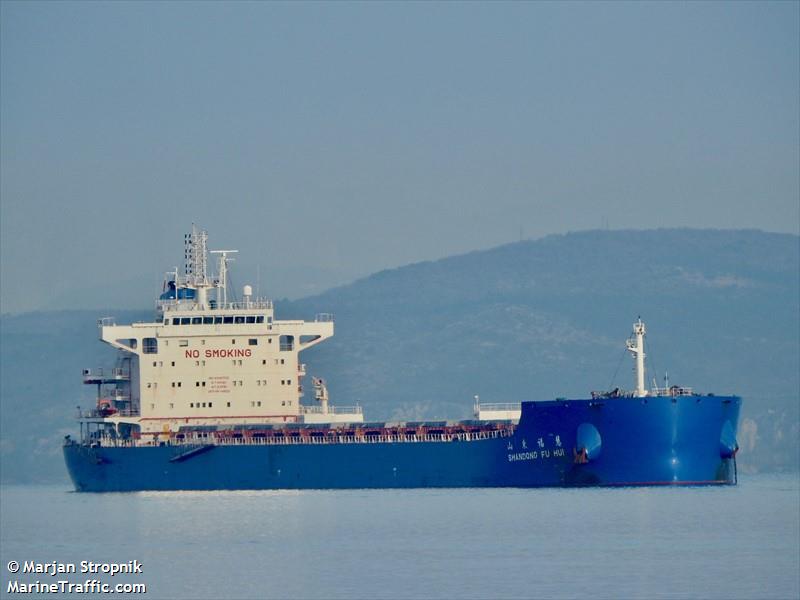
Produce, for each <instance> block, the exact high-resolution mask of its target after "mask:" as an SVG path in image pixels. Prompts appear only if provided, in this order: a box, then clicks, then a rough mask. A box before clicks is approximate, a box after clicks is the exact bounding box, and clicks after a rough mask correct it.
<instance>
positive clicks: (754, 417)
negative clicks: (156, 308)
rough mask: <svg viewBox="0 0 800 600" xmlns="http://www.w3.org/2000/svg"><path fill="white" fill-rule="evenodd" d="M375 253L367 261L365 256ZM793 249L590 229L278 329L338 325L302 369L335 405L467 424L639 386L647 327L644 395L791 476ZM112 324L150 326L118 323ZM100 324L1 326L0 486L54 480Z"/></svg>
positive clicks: (397, 273) (744, 457)
mask: <svg viewBox="0 0 800 600" xmlns="http://www.w3.org/2000/svg"><path fill="white" fill-rule="evenodd" d="M368 250H369V249H365V251H368ZM799 273H800V240H799V238H798V237H797V236H792V235H783V234H772V233H764V232H760V231H718V230H694V229H680V230H654V231H590V232H582V233H571V234H566V235H556V236H549V237H546V238H543V239H539V240H531V241H524V242H519V243H514V244H508V245H505V246H501V247H498V248H493V249H490V250H484V251H478V252H472V253H469V254H465V255H461V256H455V257H450V258H446V259H442V260H437V261H432V262H425V263H419V264H414V265H409V266H406V267H402V268H398V269H393V270H388V271H382V272H380V273H376V274H374V275H372V276H370V277H367V278H365V279H362V280H359V281H356V282H354V283H352V284H350V285H347V286H343V287H339V288H335V289H331V290H329V291H327V292H325V293H323V294H320V295H317V296H314V297H309V298H305V299H302V300H297V301H291V302H290V301H282V302H277V303H276V313H277V315H278V318H312V317H313V315H314V314H316V313H319V312H333V313H335V315H336V336H335V337H334V338H333V339H332V340H330V341H328V342H326V343H325V344H321V345H320V346H318V347H315V348H312V349H311V350H309V351H307V352H306V353H304V354H303V356H302V361H303V362H305V363H307V364H308V369H309V374H314V375H320V376H323V377H325V378H326V379H327V381H328V383H329V388H330V391H331V394H332V401H333V402H334V404H340V405H349V404H354V403H358V404H361V405H362V406H363V407H364V409H365V412H366V414H367V417H368V418H369V419H372V420H378V419H393V420H394V419H398V420H399V419H420V418H451V419H453V418H465V417H468V416H469V415H470V412H471V408H472V398H473V396H474V395H476V394H478V395H480V397H481V400H482V401H484V402H502V401H519V400H526V399H548V398H555V397H585V396H586V395H587V394H588V392H589V391H591V390H599V389H608V388H611V387H616V386H620V387H628V388H630V387H632V373H631V368H632V361H631V360H630V358H629V357H627V356H625V351H624V340H625V338H626V337H627V336H628V334H629V333H630V329H631V324H632V322H633V321H634V320H635V319H636V317H637V316H638V315H641V316H642V318H643V319H644V320H645V321H646V323H647V325H648V360H649V366H648V368H649V371H648V380H650V381H651V380H652V377H653V376H655V377H657V379H658V381H659V383H660V382H661V381H662V378H663V376H664V374H665V372H668V373H669V378H670V382H671V383H679V384H683V385H689V386H692V387H694V388H695V389H697V390H700V391H703V392H715V393H719V394H722V393H729V392H734V393H737V394H740V395H742V396H743V397H744V398H745V404H744V409H743V421H742V425H741V433H740V444H741V445H742V447H743V450H742V453H741V454H740V457H741V464H742V466H743V467H744V468H745V469H750V470H756V469H761V470H767V469H785V468H797V456H798V446H797V444H798V437H799V435H800V427H799V426H798V422H800V415H799V414H798V413H799V412H800V411H799V410H798V389H799V385H798V384H800V381H798V379H799V377H800V375H798V366H799V365H800V316H799V314H800V290H799V289H798V288H799V287H800V276H799V275H798V274H799ZM112 314H115V316H116V317H117V321H118V322H124V321H126V320H142V319H149V318H150V316H151V315H150V314H149V312H147V311H141V312H134V311H126V312H120V311H116V312H114V313H112ZM98 316H102V315H99V314H97V313H95V312H92V313H88V312H85V311H65V312H54V313H30V314H26V315H19V316H5V317H2V318H1V319H0V328H1V329H0V333H1V334H2V351H1V352H0V370H1V371H2V378H1V379H0V392H1V393H2V395H1V402H2V404H0V407H1V408H2V422H1V423H0V439H2V445H1V446H0V451H1V452H2V454H1V455H0V456H1V457H2V477H3V479H4V480H6V481H8V480H41V479H47V478H53V477H57V476H60V475H61V474H62V473H63V467H62V465H61V459H60V456H59V452H60V449H59V447H58V444H59V441H60V437H61V436H62V435H64V434H66V433H72V432H74V430H75V426H74V424H73V422H72V421H71V420H70V416H71V412H72V411H73V410H74V407H75V406H76V405H77V404H82V405H84V406H87V405H89V404H91V398H92V392H91V390H89V389H81V387H82V386H81V385H80V383H79V374H80V369H81V368H83V367H87V366H95V365H100V364H103V363H106V364H109V363H110V362H111V361H112V360H113V353H112V352H111V351H110V350H108V349H106V348H104V347H103V345H102V344H100V343H99V342H97V341H96V330H95V329H94V323H95V320H96V318H97V317H98Z"/></svg>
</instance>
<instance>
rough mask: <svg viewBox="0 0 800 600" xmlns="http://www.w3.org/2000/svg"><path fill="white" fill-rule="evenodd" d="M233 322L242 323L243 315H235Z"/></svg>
mask: <svg viewBox="0 0 800 600" xmlns="http://www.w3.org/2000/svg"><path fill="white" fill-rule="evenodd" d="M234 322H235V323H244V317H236V318H235V319H234Z"/></svg>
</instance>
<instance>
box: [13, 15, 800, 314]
mask: <svg viewBox="0 0 800 600" xmlns="http://www.w3.org/2000/svg"><path fill="white" fill-rule="evenodd" d="M798 7H800V4H798V3H797V2H776V3H769V2H758V3H746V2H734V3H723V2H697V3H670V4H654V3H645V2H643V3H621V4H602V3H594V2H593V3H588V4H569V3H552V4H550V3H540V2H537V3H530V4H524V3H507V4H506V3H487V4H480V3H469V4H458V3H453V2H448V3H440V4H434V3H414V4H405V3H404V4H391V3H364V4H347V3H340V2H332V3H308V4H300V3H291V4H279V3H233V2H230V3H212V2H202V3H192V2H174V3H155V2H134V3H123V2H108V3H102V2H87V3H69V2H24V3H17V2H10V1H7V0H4V1H3V2H2V3H0V11H1V13H0V18H1V21H2V31H1V32H0V33H1V35H0V44H1V48H0V49H1V51H2V52H1V53H0V61H1V62H0V66H1V72H0V119H1V122H0V144H1V146H0V150H1V151H2V156H1V157H0V159H1V164H0V167H1V169H2V170H1V171H0V201H1V205H0V219H1V220H0V227H1V230H0V233H1V234H2V235H1V237H0V252H1V253H2V254H1V258H2V281H1V282H0V283H1V284H2V286H1V288H0V292H1V294H2V295H1V297H0V299H1V300H2V307H1V309H2V311H3V312H18V311H23V310H29V309H38V308H43V307H47V308H54V307H57V306H59V305H62V306H64V307H96V306H100V305H109V304H111V303H112V302H113V303H116V302H120V301H121V300H120V299H124V302H125V303H126V305H127V306H139V307H143V308H144V307H148V306H151V304H150V300H151V297H152V295H153V294H154V293H155V291H156V290H157V289H159V288H160V283H161V277H162V274H163V272H164V271H165V270H167V269H168V268H170V267H172V266H174V265H176V264H179V261H180V260H181V259H182V238H183V233H184V232H185V231H187V230H188V229H189V228H190V226H191V223H192V221H195V222H197V223H199V224H200V225H202V226H203V227H205V228H206V229H208V230H209V234H210V245H211V246H212V247H213V248H226V249H227V248H238V249H239V250H240V251H241V252H242V254H241V259H240V260H239V261H238V264H237V265H235V266H236V267H239V268H240V269H241V270H240V271H238V272H237V275H236V279H235V281H236V283H237V284H239V283H245V282H246V280H249V281H250V282H252V283H255V280H256V276H255V273H256V272H257V269H258V272H259V273H260V285H261V291H262V292H268V293H269V294H270V295H273V296H282V295H284V294H288V295H303V294H305V293H312V292H314V291H319V290H320V289H321V288H323V287H326V286H328V285H331V284H333V283H337V282H344V281H347V280H349V279H351V278H353V277H356V276H359V275H365V274H368V273H370V272H372V271H375V270H379V269H382V268H387V267H393V266H398V265H402V264H406V263H409V262H415V261H420V260H426V259H434V258H439V257H442V256H447V255H451V254H455V253H461V252H464V251H468V250H473V249H478V248H486V247H490V246H494V245H497V244H501V243H505V242H509V241H514V240H517V239H519V237H520V235H524V236H525V237H538V236H541V235H545V234H548V233H557V232H565V231H571V230H572V231H574V230H580V229H590V228H599V227H606V226H608V227H610V228H613V229H617V228H653V227H672V226H692V227H695V226H696V227H719V228H742V227H756V228H761V229H765V230H770V231H781V232H792V233H798V230H799V229H800V167H798V164H800V152H799V147H800V75H799V73H800V49H799V48H798V39H800V25H799V23H800V11H799V10H798ZM242 271H245V272H244V273H242Z"/></svg>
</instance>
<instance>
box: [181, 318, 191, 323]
mask: <svg viewBox="0 0 800 600" xmlns="http://www.w3.org/2000/svg"><path fill="white" fill-rule="evenodd" d="M191 321H192V320H191V319H190V318H189V317H181V325H188V324H189V323H190V322H191Z"/></svg>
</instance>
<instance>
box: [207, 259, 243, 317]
mask: <svg viewBox="0 0 800 600" xmlns="http://www.w3.org/2000/svg"><path fill="white" fill-rule="evenodd" d="M237 252H239V251H238V250H212V251H211V254H219V265H218V267H217V273H218V275H217V281H216V285H217V302H218V303H219V305H220V308H222V307H227V306H228V263H229V262H230V261H232V260H233V259H232V258H228V254H236V253H237Z"/></svg>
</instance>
